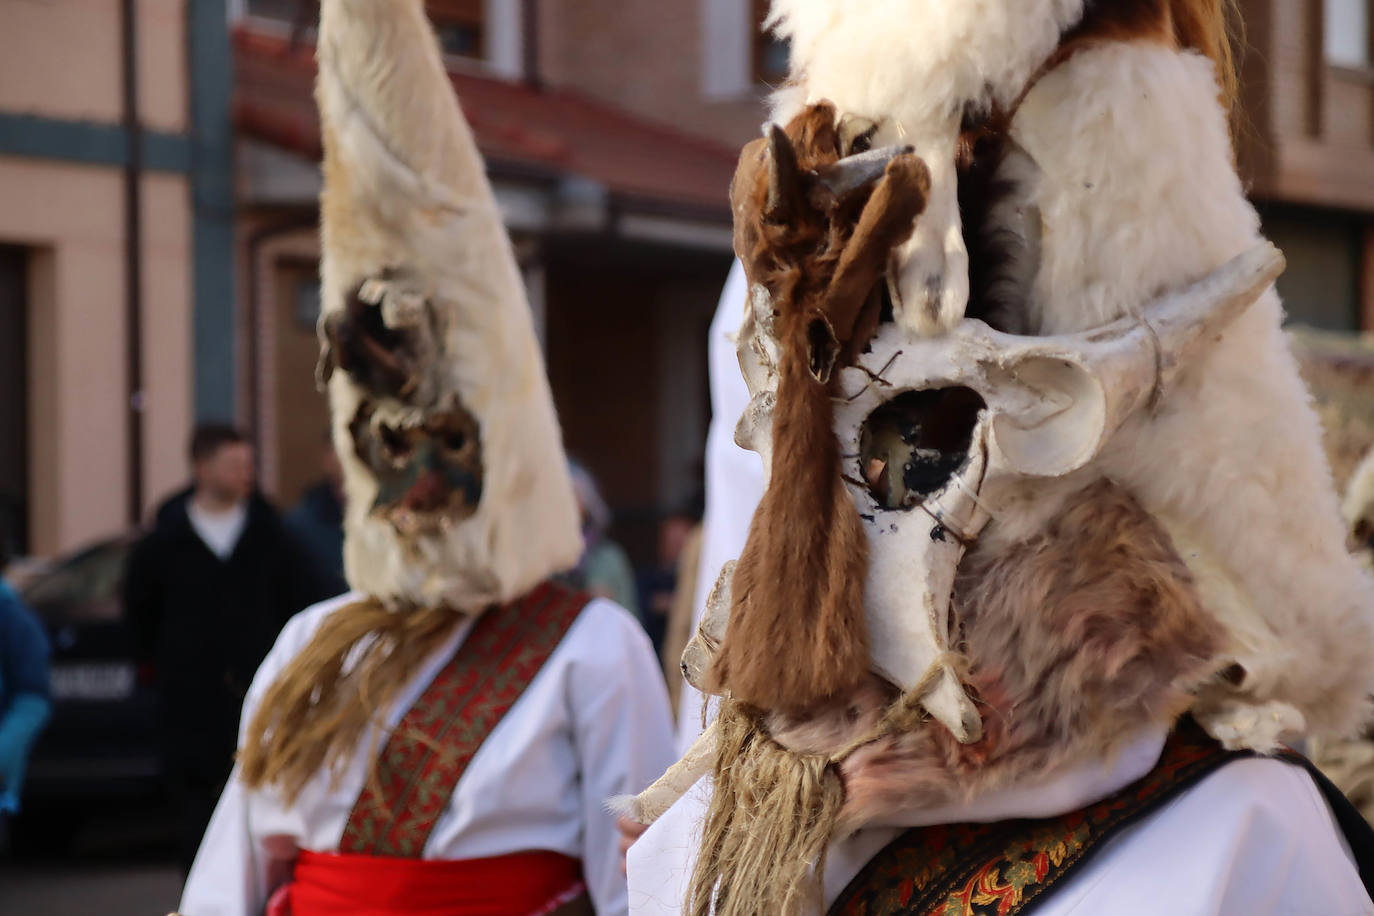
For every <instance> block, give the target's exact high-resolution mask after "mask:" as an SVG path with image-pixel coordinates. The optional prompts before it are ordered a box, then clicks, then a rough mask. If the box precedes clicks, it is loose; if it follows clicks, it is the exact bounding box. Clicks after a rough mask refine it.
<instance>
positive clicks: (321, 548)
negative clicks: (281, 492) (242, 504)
mask: <svg viewBox="0 0 1374 916" xmlns="http://www.w3.org/2000/svg"><path fill="white" fill-rule="evenodd" d="M343 517H344V504H343V469H342V468H340V467H339V456H338V455H337V454H336V453H335V452H334V443H333V441H332V440H331V439H330V437H329V433H328V431H326V432H325V434H324V438H323V439H321V440H320V479H319V480H318V481H317V482H316V483H315V484H314V485H313V486H311V487H310V488H309V489H308V490H306V491H305V492H304V493H303V494H301V500H300V502H298V503H297V504H296V507H295V508H294V509H292V510H291V511H290V512H288V513H287V514H286V525H287V527H288V528H290V529H291V532H292V533H293V534H294V535H296V537H297V538H298V539H299V540H300V542H301V544H302V546H304V547H305V549H306V550H308V551H310V555H311V556H312V557H313V558H314V560H315V563H316V565H317V566H318V567H319V569H320V570H321V571H323V572H325V573H327V574H329V575H331V576H333V577H334V585H335V588H334V589H333V590H334V591H335V592H339V593H342V592H345V591H347V590H348V586H347V584H346V583H345V582H344V567H343V542H344V532H343Z"/></svg>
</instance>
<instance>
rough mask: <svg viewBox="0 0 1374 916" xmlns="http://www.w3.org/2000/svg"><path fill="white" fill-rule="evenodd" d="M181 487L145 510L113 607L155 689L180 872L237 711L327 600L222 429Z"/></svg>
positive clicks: (204, 430)
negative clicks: (287, 640) (150, 670)
mask: <svg viewBox="0 0 1374 916" xmlns="http://www.w3.org/2000/svg"><path fill="white" fill-rule="evenodd" d="M190 458H191V467H192V476H193V478H194V480H193V483H192V485H191V486H190V487H188V488H187V489H185V490H183V491H181V492H180V493H177V494H175V495H174V496H172V497H171V498H169V499H168V500H167V501H166V502H164V503H163V504H162V506H161V507H159V509H158V510H157V513H156V521H155V523H154V526H153V529H152V531H150V532H149V533H148V534H147V535H146V536H145V537H144V538H143V539H142V540H141V541H140V542H139V543H138V544H137V545H136V546H135V548H134V551H133V554H132V555H131V557H130V559H129V569H128V572H127V574H126V576H125V582H124V601H125V606H126V607H127V609H128V614H129V619H130V620H131V621H132V622H133V624H134V627H135V631H136V633H137V636H138V640H139V650H140V653H141V654H142V656H143V658H144V660H145V661H147V662H151V663H152V665H153V666H154V670H156V671H157V672H158V676H159V678H160V682H159V688H160V693H161V697H162V708H161V723H160V725H161V729H162V738H163V753H164V759H165V763H166V766H167V770H168V777H169V781H170V784H171V789H172V792H173V793H174V796H175V797H176V800H177V802H178V804H179V807H180V811H181V816H182V822H181V836H180V850H179V852H180V856H181V864H182V868H183V870H189V868H190V865H191V860H192V858H193V857H194V856H195V851H196V847H197V845H198V844H199V842H200V836H201V834H202V833H203V832H204V830H205V825H206V823H208V822H209V820H210V814H211V812H212V811H213V810H214V806H215V799H216V798H218V796H219V792H220V789H221V788H223V786H224V781H225V779H226V778H228V776H229V771H230V768H231V767H232V766H233V758H234V750H235V744H236V736H237V733H238V721H239V710H240V707H241V706H242V703H243V697H244V695H245V693H246V692H247V690H248V685H249V684H250V683H251V682H252V679H253V673H254V672H255V671H256V670H257V667H258V665H259V664H260V663H261V662H262V660H263V657H264V656H266V655H267V651H268V650H269V649H271V648H272V643H273V642H274V641H275V639H276V637H277V633H278V632H279V631H280V630H281V628H282V626H283V625H284V624H285V623H286V621H287V620H288V619H290V617H291V615H292V614H294V613H296V612H297V611H299V610H301V609H302V608H304V607H306V606H307V605H309V604H311V603H313V602H315V601H318V600H320V599H322V598H325V597H328V595H329V594H331V592H330V590H329V581H328V577H327V576H324V575H322V574H321V573H320V572H318V571H317V570H316V567H315V564H314V562H313V561H312V560H311V559H310V557H309V556H308V554H307V553H306V551H305V550H304V549H303V548H302V547H300V546H299V545H298V544H297V542H296V539H295V538H294V537H293V536H291V535H290V534H289V533H288V531H287V529H286V527H285V526H284V525H283V523H282V520H281V518H280V517H279V516H278V515H277V512H276V510H275V509H273V508H272V506H271V505H270V504H269V503H268V502H267V500H266V499H265V498H263V496H262V495H261V494H259V493H258V492H257V491H256V489H255V484H254V466H253V447H252V445H251V444H249V442H248V441H247V440H246V439H245V438H244V437H243V435H242V434H240V433H239V432H238V431H237V430H235V429H233V428H232V427H229V426H225V425H221V424H206V425H203V426H200V427H198V428H197V429H196V430H195V432H194V434H193V435H192V437H191V447H190Z"/></svg>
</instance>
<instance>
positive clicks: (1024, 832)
mask: <svg viewBox="0 0 1374 916" xmlns="http://www.w3.org/2000/svg"><path fill="white" fill-rule="evenodd" d="M1244 756H1248V755H1247V754H1245V753H1243V752H1228V751H1225V750H1223V749H1222V748H1221V746H1220V745H1219V744H1217V743H1216V742H1215V741H1213V740H1212V739H1211V738H1210V737H1209V736H1208V735H1207V734H1206V733H1205V732H1203V731H1202V729H1201V728H1200V727H1199V726H1197V725H1196V724H1195V723H1194V722H1193V721H1192V720H1191V719H1185V720H1183V721H1182V722H1181V723H1180V724H1179V727H1178V728H1177V729H1176V730H1175V731H1174V733H1173V734H1172V735H1171V736H1170V738H1169V741H1168V743H1167V744H1166V745H1165V748H1164V753H1163V754H1162V755H1161V756H1160V760H1159V763H1158V764H1157V765H1156V766H1155V768H1154V769H1153V770H1151V771H1150V772H1149V773H1147V774H1146V775H1145V776H1144V777H1142V778H1141V779H1140V780H1139V781H1137V782H1135V783H1132V784H1131V785H1129V786H1127V787H1126V788H1124V789H1122V790H1121V791H1120V792H1118V793H1116V794H1115V795H1112V796H1111V797H1109V798H1106V799H1103V800H1102V801H1100V802H1098V803H1096V804H1094V805H1090V806H1089V807H1087V808H1083V809H1081V810H1078V811H1074V812H1071V813H1069V814H1065V815H1062V816H1060V817H1054V818H1047V819H1044V820H1015V821H1002V822H1000V823H995V824H952V825H951V824H946V825H941V826H936V827H918V828H915V829H912V830H908V831H907V832H906V833H903V834H902V835H901V836H899V837H897V838H896V839H895V840H893V841H892V842H891V843H889V844H888V845H887V846H885V847H884V848H883V849H882V851H880V852H879V853H878V854H877V855H876V856H874V857H873V859H872V860H871V861H870V862H869V863H868V865H866V866H864V868H863V870H862V871H860V872H859V874H858V875H856V876H855V877H854V880H852V881H851V882H850V883H849V884H848V886H846V887H845V889H844V891H843V892H842V893H841V894H840V896H839V897H838V898H837V899H836V901H835V903H834V904H833V905H832V906H831V908H830V914H831V916H935V914H941V916H944V914H949V913H958V914H960V916H1012V914H1024V913H1028V912H1029V911H1030V908H1031V905H1032V904H1033V903H1034V901H1035V900H1036V899H1037V898H1039V897H1040V896H1041V895H1042V894H1043V893H1045V892H1046V891H1048V890H1049V889H1050V888H1052V887H1053V886H1054V885H1055V884H1057V883H1058V882H1059V881H1061V880H1063V879H1064V878H1065V877H1067V876H1068V874H1069V873H1071V872H1072V871H1074V870H1075V869H1076V868H1077V867H1078V866H1080V865H1082V864H1083V863H1084V862H1086V861H1087V860H1088V858H1089V857H1090V856H1091V855H1092V853H1093V852H1095V851H1096V850H1097V849H1098V848H1100V846H1101V845H1102V844H1103V843H1104V842H1105V841H1106V840H1108V839H1110V838H1112V837H1113V836H1115V835H1116V834H1117V833H1119V832H1120V831H1121V830H1123V829H1124V828H1126V827H1127V826H1129V825H1131V824H1132V823H1135V822H1136V821H1137V820H1139V819H1140V818H1142V817H1144V816H1145V815H1147V814H1149V813H1150V812H1151V811H1154V810H1156V809H1157V808H1159V807H1160V806H1161V805H1163V804H1165V803H1166V802H1167V801H1169V800H1170V799H1172V798H1174V797H1175V796H1177V795H1179V794H1180V793H1182V792H1183V791H1184V790H1185V789H1187V788H1189V787H1190V786H1193V785H1195V784H1196V783H1197V782H1198V781H1200V780H1201V779H1202V778H1203V777H1204V776H1207V775H1208V774H1209V773H1212V772H1214V771H1215V770H1216V769H1217V768H1219V767H1220V766H1222V765H1223V764H1225V763H1227V762H1228V761H1231V760H1234V759H1237V758H1238V757H1244Z"/></svg>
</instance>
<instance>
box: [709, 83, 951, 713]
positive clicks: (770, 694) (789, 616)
mask: <svg viewBox="0 0 1374 916" xmlns="http://www.w3.org/2000/svg"><path fill="white" fill-rule="evenodd" d="M841 155H842V150H841V148H840V140H839V136H838V133H837V131H836V128H835V111H834V109H833V108H832V107H831V106H829V105H818V106H813V107H811V108H809V109H807V110H806V111H804V112H802V113H801V114H799V115H798V116H797V117H796V118H794V119H793V121H792V122H791V123H790V124H789V125H788V126H787V128H786V129H785V130H783V129H779V128H774V129H773V131H772V135H771V136H770V137H769V138H767V139H761V140H758V141H755V142H754V143H751V144H750V145H749V146H747V147H745V149H744V152H743V154H742V156H741V157H740V167H739V170H738V171H737V173H736V175H735V180H734V182H733V184H732V187H731V200H732V204H733V208H734V213H735V248H736V252H737V253H738V254H739V256H740V258H741V260H742V261H743V263H744V268H745V273H746V275H747V276H748V278H749V282H750V284H751V286H752V285H754V284H761V285H763V286H764V287H765V288H766V289H767V290H768V291H769V293H770V294H771V296H772V300H773V304H774V321H775V328H776V333H777V336H778V341H779V349H780V352H781V356H780V365H779V366H778V387H777V407H776V410H775V413H774V417H773V430H772V434H773V463H772V468H771V477H770V481H771V482H770V485H769V487H768V489H767V491H766V492H765V493H764V495H763V499H762V501H761V502H760V504H759V507H758V509H757V511H756V512H755V513H754V518H753V521H752V523H751V524H750V528H749V536H748V540H747V541H746V543H745V547H744V550H743V552H742V554H741V556H740V559H739V564H738V566H737V567H736V572H735V577H734V580H733V583H732V588H733V603H732V608H731V614H730V623H729V628H728V631H727V633H726V637H725V641H724V643H723V646H722V649H721V652H720V654H719V655H718V656H717V659H716V662H715V665H714V667H713V669H712V681H713V685H714V687H715V689H717V690H721V691H729V693H730V695H731V696H732V697H734V698H735V699H736V700H739V701H741V702H744V703H747V704H749V705H752V706H755V707H759V708H762V709H769V710H785V711H794V712H799V711H802V710H805V709H808V708H811V707H813V706H815V705H816V704H817V703H820V702H824V701H825V700H827V699H829V698H833V697H836V696H842V695H843V694H845V693H846V692H848V691H850V690H852V689H853V688H854V687H855V686H856V685H857V684H858V683H859V681H860V680H861V679H862V677H863V675H864V672H865V670H866V669H867V666H868V645H867V632H866V628H865V625H864V618H863V583H864V577H865V573H866V570H867V539H866V536H865V534H864V531H863V527H862V525H861V523H860V520H859V516H858V511H857V509H856V508H855V506H854V502H853V499H852V498H851V497H850V495H849V493H848V492H847V491H846V489H845V485H844V481H843V480H842V478H841V466H840V455H839V443H838V441H837V440H836V438H835V434H834V430H833V408H832V404H831V399H832V397H833V393H834V392H833V388H832V379H833V378H834V371H835V369H836V368H838V367H842V366H844V365H846V364H847V363H848V362H850V361H851V360H852V358H853V354H854V352H855V351H856V350H857V349H859V348H861V347H862V346H863V345H864V344H865V343H867V341H868V340H869V338H870V337H871V336H872V334H873V333H874V331H875V330H876V327H877V322H878V317H879V302H878V299H877V297H876V296H874V295H873V292H874V288H875V286H876V285H877V284H878V283H879V282H880V280H881V277H882V274H883V271H884V270H885V268H886V265H887V259H888V257H889V255H890V252H891V251H892V249H893V248H894V247H895V246H896V245H898V244H900V243H901V242H902V241H904V240H905V239H906V238H907V237H908V236H909V235H910V233H911V231H912V227H913V226H914V221H915V219H916V217H917V216H918V215H919V214H920V212H921V210H922V209H924V206H925V199H926V192H927V191H928V189H929V175H928V173H927V171H926V169H925V166H924V164H923V163H921V162H920V160H919V159H916V158H915V157H914V156H912V155H910V154H904V155H900V156H898V157H896V158H894V159H893V160H892V161H891V162H890V163H888V165H887V167H886V171H885V172H884V173H883V175H882V176H881V177H880V178H879V179H878V180H877V181H876V183H873V182H870V183H869V184H867V185H864V186H861V187H859V188H856V189H854V190H852V191H850V192H847V193H845V194H843V195H841V196H836V195H835V194H833V193H831V192H830V191H829V190H828V189H827V187H826V185H825V183H824V179H825V176H826V170H827V168H828V167H830V166H833V165H834V164H835V163H836V162H837V161H838V160H839V159H840V158H841ZM781 646H787V647H788V648H789V651H787V652H779V651H776V650H777V648H778V647H781Z"/></svg>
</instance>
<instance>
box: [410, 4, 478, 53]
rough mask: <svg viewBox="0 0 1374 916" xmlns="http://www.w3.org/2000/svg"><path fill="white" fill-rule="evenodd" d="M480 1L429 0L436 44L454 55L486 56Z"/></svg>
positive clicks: (427, 5) (427, 7)
mask: <svg viewBox="0 0 1374 916" xmlns="http://www.w3.org/2000/svg"><path fill="white" fill-rule="evenodd" d="M483 6H484V4H483V0H429V2H428V3H426V4H425V8H426V9H427V10H428V11H429V18H430V21H431V22H433V23H434V31H435V33H436V34H437V35H438V36H439V47H440V48H441V49H443V52H444V53H445V54H451V55H454V56H455V57H472V58H476V59H478V60H481V59H483V58H485V57H486V38H487V36H486V17H485V15H484V12H485V11H484V9H483Z"/></svg>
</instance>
